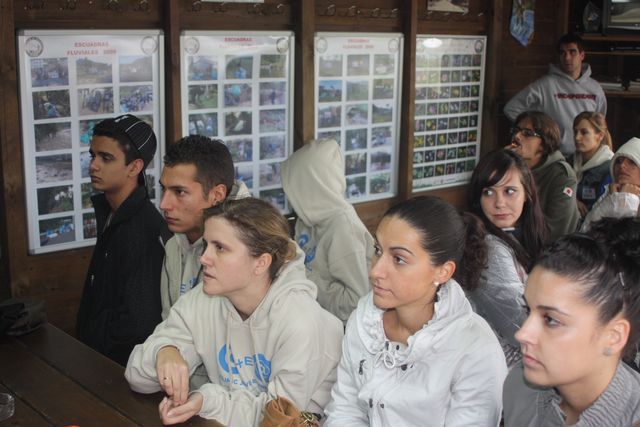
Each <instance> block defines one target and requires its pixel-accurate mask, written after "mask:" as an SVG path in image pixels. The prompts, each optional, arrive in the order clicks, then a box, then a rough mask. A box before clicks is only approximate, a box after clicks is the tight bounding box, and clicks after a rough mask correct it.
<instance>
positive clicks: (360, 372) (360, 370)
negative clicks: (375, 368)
mask: <svg viewBox="0 0 640 427" xmlns="http://www.w3.org/2000/svg"><path fill="white" fill-rule="evenodd" d="M362 365H364V359H362V360H361V361H360V368H358V374H360V375H362V373H363V370H362Z"/></svg>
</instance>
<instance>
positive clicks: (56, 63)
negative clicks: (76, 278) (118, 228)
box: [18, 30, 164, 254]
mask: <svg viewBox="0 0 640 427" xmlns="http://www.w3.org/2000/svg"><path fill="white" fill-rule="evenodd" d="M163 43H164V40H163V35H162V33H161V32H160V31H159V30H140V31H138V30H122V31H91V30H79V31H71V30H28V31H27V30H23V31H21V32H20V33H19V34H18V56H19V58H18V62H19V67H20V95H21V105H20V116H21V122H22V137H23V141H22V145H23V157H24V171H25V188H26V199H27V216H28V218H27V220H28V232H29V251H30V253H32V254H38V253H44V252H51V251H57V250H63V249H72V248H76V247H81V246H88V245H92V244H94V243H95V237H96V235H97V233H96V220H95V215H94V211H93V206H92V204H91V201H90V196H91V194H92V186H91V180H90V177H89V164H90V161H91V156H90V155H89V144H90V142H91V136H92V131H93V127H94V126H95V125H96V124H97V123H98V122H100V121H101V120H103V119H106V118H109V117H116V116H119V115H121V114H125V113H131V114H134V115H136V116H138V117H140V118H141V119H142V120H144V121H146V122H147V123H149V124H150V125H151V126H152V127H153V130H154V132H155V133H156V137H157V140H158V149H157V152H156V156H155V158H154V160H153V161H152V162H151V163H150V164H149V166H148V167H147V172H146V173H147V183H148V190H149V196H150V197H151V199H152V200H154V201H155V203H156V205H157V204H158V203H159V202H158V196H159V195H160V190H159V184H158V181H159V173H160V167H159V165H160V164H161V162H160V159H161V158H162V149H163V147H164V134H163V129H164V125H163V123H162V121H163V117H164V114H163V108H164V107H163V106H164V101H163V95H162V91H161V88H163V87H164V83H163V65H162V64H163V60H164V58H163Z"/></svg>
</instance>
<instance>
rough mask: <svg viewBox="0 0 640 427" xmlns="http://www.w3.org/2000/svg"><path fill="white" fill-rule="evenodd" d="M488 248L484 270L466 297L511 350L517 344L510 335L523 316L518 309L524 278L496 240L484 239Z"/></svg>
mask: <svg viewBox="0 0 640 427" xmlns="http://www.w3.org/2000/svg"><path fill="white" fill-rule="evenodd" d="M487 245H488V249H489V254H488V263H487V268H486V269H485V270H484V271H483V273H482V276H481V278H480V286H479V287H478V289H476V290H475V291H474V292H472V294H471V295H470V298H471V300H472V301H473V303H474V304H475V306H476V310H477V312H478V314H480V315H481V316H482V317H484V319H485V320H486V321H487V323H489V325H491V327H492V328H493V330H494V331H496V332H497V333H498V334H499V335H500V336H501V337H502V338H503V339H505V340H507V342H508V343H509V344H511V345H512V346H514V347H519V346H520V344H519V343H518V342H517V341H516V339H515V338H514V334H515V333H516V331H517V330H518V329H519V328H520V326H521V325H522V323H523V322H524V319H525V317H526V315H525V312H524V309H523V308H522V295H523V294H524V281H523V279H524V277H522V278H521V277H520V274H518V269H519V268H521V267H520V266H519V265H518V263H517V261H516V259H515V256H514V254H513V252H512V251H511V249H510V248H509V247H508V246H507V245H506V244H505V243H504V242H503V241H502V240H499V239H498V238H494V237H490V238H488V239H487Z"/></svg>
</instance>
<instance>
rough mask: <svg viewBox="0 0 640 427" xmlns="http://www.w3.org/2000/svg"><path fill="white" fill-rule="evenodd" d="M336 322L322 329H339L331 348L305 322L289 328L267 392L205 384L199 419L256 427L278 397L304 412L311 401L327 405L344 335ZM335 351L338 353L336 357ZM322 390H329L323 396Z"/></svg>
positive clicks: (281, 344) (271, 374)
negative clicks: (287, 400) (258, 392)
mask: <svg viewBox="0 0 640 427" xmlns="http://www.w3.org/2000/svg"><path fill="white" fill-rule="evenodd" d="M311 315H317V313H311ZM334 321H335V322H336V324H335V325H331V326H329V325H322V326H323V327H327V328H329V327H331V328H333V327H334V326H337V327H338V329H337V330H338V332H339V335H336V336H335V338H336V343H335V344H330V343H328V342H327V340H324V341H322V342H319V341H318V337H319V336H322V335H325V336H326V335H327V333H326V332H323V333H320V332H319V331H311V330H309V328H308V327H307V326H306V325H308V324H307V323H306V322H299V323H290V324H288V325H287V327H286V329H284V330H285V332H284V333H283V335H282V336H281V337H280V338H279V341H281V342H280V343H279V344H278V345H277V346H276V348H277V350H276V352H275V353H274V354H273V356H272V359H271V373H270V377H269V383H268V385H267V390H266V392H262V393H260V394H258V395H253V394H252V393H250V392H248V391H246V390H242V389H229V388H228V387H225V386H222V385H219V384H213V383H209V384H205V385H203V386H202V387H201V388H200V389H199V390H198V392H199V393H201V394H202V395H203V397H204V401H203V405H202V409H201V411H200V413H199V415H200V416H201V417H203V418H209V419H216V420H217V421H219V422H221V423H223V424H224V425H230V426H236V425H237V426H257V425H259V423H260V421H261V419H262V412H263V410H264V407H265V405H266V404H267V402H268V401H269V400H271V399H274V398H276V397H278V396H283V397H286V398H287V399H289V400H291V401H292V402H293V403H294V404H295V405H296V407H297V408H298V409H300V410H301V411H303V410H307V408H309V406H310V402H311V400H312V399H313V400H314V401H315V403H319V404H320V405H322V406H324V405H326V403H327V402H328V400H329V393H330V387H331V386H330V384H331V383H333V382H334V381H335V367H336V365H337V362H338V360H337V355H338V354H339V353H338V351H337V348H336V346H337V345H339V342H340V337H341V334H342V331H341V329H342V328H341V325H339V322H338V321H337V320H335V319H334ZM276 327H277V326H276ZM323 348H324V349H326V351H325V350H323ZM332 350H335V351H334V353H333V354H331V351H332ZM328 372H329V375H327V373H328ZM322 387H326V390H324V395H323V390H322ZM318 401H320V402H318Z"/></svg>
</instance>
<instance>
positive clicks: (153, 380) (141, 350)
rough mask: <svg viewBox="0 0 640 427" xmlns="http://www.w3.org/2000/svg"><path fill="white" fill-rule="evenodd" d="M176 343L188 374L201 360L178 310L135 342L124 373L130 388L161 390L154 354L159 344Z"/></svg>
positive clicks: (148, 390) (159, 346) (149, 391)
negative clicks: (148, 334)
mask: <svg viewBox="0 0 640 427" xmlns="http://www.w3.org/2000/svg"><path fill="white" fill-rule="evenodd" d="M170 345H171V346H175V347H177V348H178V350H179V351H180V354H181V355H182V357H183V358H184V360H185V361H186V363H187V365H188V366H189V375H191V374H193V372H194V371H195V369H196V368H197V367H198V366H199V365H200V364H201V363H202V360H201V359H200V356H199V355H198V353H197V352H196V350H195V346H194V345H193V339H192V337H191V332H190V331H189V327H188V325H187V324H186V323H185V320H184V319H183V317H182V316H181V314H180V312H179V311H177V310H171V311H170V312H169V317H168V318H167V320H165V321H164V322H162V323H160V324H159V325H158V326H157V327H156V329H155V331H153V334H151V336H149V338H147V340H146V341H145V342H144V343H142V344H138V345H137V346H135V348H134V349H133V351H132V352H131V355H130V356H129V361H128V363H127V367H126V369H125V373H124V376H125V378H126V379H127V381H129V386H130V387H131V389H132V390H134V391H137V392H139V393H155V392H157V391H160V390H161V388H160V383H159V381H158V375H157V371H156V355H157V354H158V351H160V349H161V348H162V347H166V346H170Z"/></svg>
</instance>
